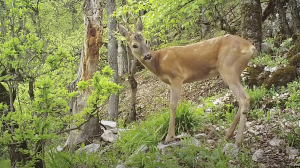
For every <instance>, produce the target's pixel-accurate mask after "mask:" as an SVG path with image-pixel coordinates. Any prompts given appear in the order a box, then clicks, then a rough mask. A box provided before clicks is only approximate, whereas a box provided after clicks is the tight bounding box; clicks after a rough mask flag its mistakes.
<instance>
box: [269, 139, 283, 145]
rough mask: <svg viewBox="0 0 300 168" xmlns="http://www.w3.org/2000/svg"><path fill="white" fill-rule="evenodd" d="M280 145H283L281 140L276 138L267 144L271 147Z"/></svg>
mask: <svg viewBox="0 0 300 168" xmlns="http://www.w3.org/2000/svg"><path fill="white" fill-rule="evenodd" d="M282 143H283V140H281V139H276V138H273V139H272V140H271V141H270V142H269V144H270V145H271V146H280V145H281V144H282Z"/></svg>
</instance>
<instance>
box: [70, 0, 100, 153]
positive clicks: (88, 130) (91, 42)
mask: <svg viewBox="0 0 300 168" xmlns="http://www.w3.org/2000/svg"><path fill="white" fill-rule="evenodd" d="M103 6H104V5H103V0H85V1H84V6H83V10H84V23H85V38H84V42H83V47H82V52H81V60H80V65H79V69H78V72H77V77H76V79H75V80H74V81H73V82H72V83H71V84H70V86H69V91H74V90H76V89H77V88H76V84H77V83H78V82H79V81H80V80H84V81H86V80H89V79H92V78H93V75H94V73H95V72H96V71H97V70H98V63H99V49H100V47H101V46H102V33H103V27H102V19H103ZM90 94H91V92H90V89H86V90H85V91H83V92H81V93H80V95H79V96H78V97H77V98H75V99H71V100H70V112H71V114H72V115H75V114H78V113H81V112H82V111H83V110H84V108H85V107H87V102H86V101H87V98H88V96H89V95H90ZM86 119H87V120H88V121H87V122H86V124H84V125H83V126H82V127H81V130H80V131H77V130H73V131H70V137H69V139H70V141H68V144H67V145H69V146H68V147H70V149H72V148H76V146H77V145H78V144H81V143H85V144H90V143H91V142H92V140H93V139H94V138H95V137H99V136H100V135H101V134H102V130H101V128H100V123H99V118H98V117H97V116H87V118H86ZM75 127H76V126H75V125H72V126H71V128H75Z"/></svg>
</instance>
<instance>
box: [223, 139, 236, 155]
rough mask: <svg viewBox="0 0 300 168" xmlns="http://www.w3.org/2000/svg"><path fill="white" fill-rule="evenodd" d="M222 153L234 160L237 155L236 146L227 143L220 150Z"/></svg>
mask: <svg viewBox="0 0 300 168" xmlns="http://www.w3.org/2000/svg"><path fill="white" fill-rule="evenodd" d="M222 152H223V153H225V154H226V155H228V156H230V157H231V158H236V157H237V156H238V154H239V147H238V146H237V145H236V144H232V143H227V144H226V145H225V146H224V148H223V149H222Z"/></svg>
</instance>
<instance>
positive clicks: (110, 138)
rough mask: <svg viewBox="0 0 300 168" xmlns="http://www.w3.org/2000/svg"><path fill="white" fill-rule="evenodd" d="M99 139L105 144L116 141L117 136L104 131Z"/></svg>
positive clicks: (109, 131)
mask: <svg viewBox="0 0 300 168" xmlns="http://www.w3.org/2000/svg"><path fill="white" fill-rule="evenodd" d="M101 138H102V139H103V140H104V141H106V142H113V141H115V140H117V135H115V134H114V133H113V132H112V131H111V130H104V133H103V134H102V135H101Z"/></svg>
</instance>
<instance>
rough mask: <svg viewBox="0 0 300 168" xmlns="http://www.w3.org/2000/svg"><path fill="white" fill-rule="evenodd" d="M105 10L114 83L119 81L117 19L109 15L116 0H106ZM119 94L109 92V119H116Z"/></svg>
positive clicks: (109, 56) (114, 7)
mask: <svg viewBox="0 0 300 168" xmlns="http://www.w3.org/2000/svg"><path fill="white" fill-rule="evenodd" d="M106 6H107V8H106V10H107V17H108V23H107V28H108V33H107V34H108V63H109V66H110V68H111V69H112V70H114V75H113V81H114V83H116V84H118V83H119V73H118V42H117V39H116V37H115V31H116V30H117V20H116V17H112V16H111V15H112V14H113V13H114V11H116V1H115V0H107V1H106ZM118 107H119V94H111V95H110V97H109V102H108V116H109V119H111V120H117V119H118V114H119V108H118Z"/></svg>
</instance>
